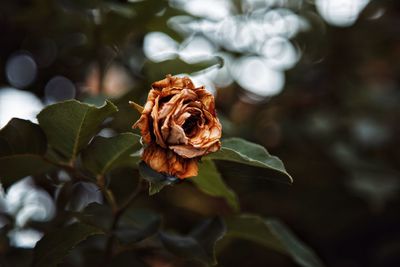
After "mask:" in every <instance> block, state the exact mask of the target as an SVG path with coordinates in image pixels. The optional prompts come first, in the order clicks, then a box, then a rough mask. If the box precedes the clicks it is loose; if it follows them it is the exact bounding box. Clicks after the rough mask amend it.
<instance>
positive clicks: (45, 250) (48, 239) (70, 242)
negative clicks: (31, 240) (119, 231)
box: [32, 223, 103, 267]
mask: <svg viewBox="0 0 400 267" xmlns="http://www.w3.org/2000/svg"><path fill="white" fill-rule="evenodd" d="M98 234H103V232H102V231H101V230H99V229H98V228H95V227H93V226H89V225H85V224H81V223H74V224H71V225H69V226H67V227H64V228H61V229H58V230H56V231H54V232H51V233H48V234H46V235H45V236H44V237H43V238H42V239H41V240H40V241H39V242H38V243H37V244H36V247H35V249H34V260H33V264H32V266H33V267H53V266H57V264H59V263H60V262H62V260H63V258H64V257H65V256H66V255H67V254H68V253H69V251H70V250H72V249H73V248H74V247H75V246H76V245H77V244H79V243H80V242H81V241H83V240H85V239H86V238H88V237H89V236H92V235H98Z"/></svg>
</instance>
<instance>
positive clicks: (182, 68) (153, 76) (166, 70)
mask: <svg viewBox="0 0 400 267" xmlns="http://www.w3.org/2000/svg"><path fill="white" fill-rule="evenodd" d="M223 62H224V61H223V59H222V58H221V57H214V58H212V59H209V60H205V61H201V62H198V63H194V64H189V63H186V62H185V61H182V60H180V59H178V58H176V59H169V60H166V61H163V62H158V63H154V62H147V63H146V64H145V67H144V68H145V70H146V72H147V73H148V76H149V78H150V80H151V81H158V80H161V79H164V78H165V75H167V74H172V75H175V74H179V73H188V74H190V73H194V72H198V71H201V70H204V69H207V68H210V67H216V68H221V67H222V66H223Z"/></svg>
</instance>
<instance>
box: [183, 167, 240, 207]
mask: <svg viewBox="0 0 400 267" xmlns="http://www.w3.org/2000/svg"><path fill="white" fill-rule="evenodd" d="M190 181H192V182H193V183H194V184H195V185H196V186H197V188H199V189H200V190H201V191H203V192H204V193H206V194H209V195H211V196H214V197H223V198H224V199H225V200H226V201H227V203H228V204H229V205H230V206H231V207H232V209H233V210H234V211H239V209H240V207H239V202H238V199H237V196H236V194H235V193H234V192H233V191H232V190H231V189H230V188H229V187H228V186H227V185H226V184H225V182H224V180H222V177H221V175H220V173H219V172H218V169H217V168H216V167H215V164H214V162H213V161H212V160H203V161H202V162H201V163H200V164H199V174H198V175H197V176H196V177H193V178H191V179H190Z"/></svg>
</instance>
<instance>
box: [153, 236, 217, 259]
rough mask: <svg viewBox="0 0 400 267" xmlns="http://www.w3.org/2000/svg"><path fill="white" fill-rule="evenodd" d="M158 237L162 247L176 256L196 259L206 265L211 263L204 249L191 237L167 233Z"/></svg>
mask: <svg viewBox="0 0 400 267" xmlns="http://www.w3.org/2000/svg"><path fill="white" fill-rule="evenodd" d="M159 236H160V240H161V242H162V243H163V245H164V247H165V248H166V249H167V250H168V251H169V252H171V253H173V254H175V255H176V256H178V257H181V258H184V259H191V260H192V259H196V260H199V261H201V262H204V263H206V264H211V263H212V259H211V258H210V257H209V256H208V255H207V253H206V251H205V250H204V248H202V247H201V245H200V244H199V242H198V241H197V240H196V239H194V238H193V237H191V236H179V235H174V234H167V233H160V235H159Z"/></svg>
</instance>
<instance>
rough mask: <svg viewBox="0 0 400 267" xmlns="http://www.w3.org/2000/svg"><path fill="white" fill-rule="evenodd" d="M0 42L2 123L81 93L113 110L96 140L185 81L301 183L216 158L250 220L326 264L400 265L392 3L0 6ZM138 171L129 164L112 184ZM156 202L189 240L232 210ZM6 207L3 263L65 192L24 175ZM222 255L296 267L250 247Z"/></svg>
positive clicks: (78, 189)
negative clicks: (135, 107)
mask: <svg viewBox="0 0 400 267" xmlns="http://www.w3.org/2000/svg"><path fill="white" fill-rule="evenodd" d="M0 36H1V42H0V128H1V127H3V126H4V125H6V123H7V122H8V121H9V120H10V119H11V118H12V117H18V118H23V119H30V120H32V121H34V122H36V118H35V116H36V114H37V113H38V112H39V111H40V110H41V109H42V108H43V107H45V106H46V105H49V104H52V103H55V102H58V101H63V100H67V99H72V98H76V99H79V100H81V101H86V102H89V103H93V104H96V105H100V104H102V103H103V101H104V99H111V100H112V101H113V102H115V103H116V104H117V105H118V106H119V109H120V112H119V113H118V114H117V115H116V117H115V118H114V119H113V120H110V121H108V122H107V127H106V128H105V129H104V130H102V132H101V133H100V134H101V135H103V136H112V135H113V134H115V133H117V132H126V131H131V125H132V124H133V122H134V121H135V120H136V119H137V114H135V112H134V111H132V110H130V108H129V107H128V104H127V103H128V100H135V101H136V102H138V103H144V101H145V98H146V95H147V92H148V90H149V88H150V84H151V83H152V82H153V81H156V80H160V79H162V78H163V77H164V76H165V75H166V74H169V73H171V74H173V75H178V74H179V75H190V77H191V78H192V79H193V80H194V82H195V84H196V85H198V86H200V85H205V86H206V87H207V89H208V90H210V91H212V92H213V93H214V94H215V96H216V100H217V109H218V115H219V117H220V120H221V121H222V123H223V129H224V136H225V137H229V136H241V137H243V138H246V139H248V140H251V141H253V142H256V143H259V144H262V145H263V146H265V147H266V148H267V149H268V150H269V151H270V152H271V153H272V154H274V155H277V156H279V157H280V158H281V159H282V160H283V162H284V163H285V165H286V167H287V170H288V172H289V173H290V174H291V175H292V177H294V180H295V182H294V184H293V185H291V186H288V185H284V184H276V183H273V182H269V181H265V180H262V179H256V178H254V179H251V180H249V179H247V178H246V179H245V178H243V177H242V175H241V173H240V172H241V171H242V172H243V171H246V170H236V169H232V168H231V167H230V166H229V165H224V164H219V165H218V167H219V169H220V171H221V173H222V174H223V177H224V178H225V180H226V182H227V183H228V184H229V185H230V186H231V187H232V188H233V189H234V190H235V191H236V192H237V194H238V196H239V199H240V202H241V206H242V210H243V211H244V212H251V213H258V214H261V215H263V216H265V217H278V218H280V219H281V220H282V221H284V222H286V223H287V224H288V225H289V226H290V227H291V228H292V230H293V231H294V232H295V233H296V234H297V235H298V236H299V237H300V238H301V239H302V240H303V241H304V242H305V243H307V244H308V245H309V246H310V247H312V248H313V249H314V250H315V251H316V253H317V254H318V255H319V256H320V257H321V258H322V260H323V261H324V262H325V263H326V265H327V266H338V267H339V266H340V267H357V266H363V267H368V266H400V231H399V230H398V226H399V225H400V213H399V208H400V205H399V204H400V199H399V188H400V169H399V168H400V165H399V163H400V153H399V147H400V138H399V136H400V135H399V134H400V124H399V118H400V117H399V116H400V108H399V106H400V80H399V77H400V76H399V72H400V65H399V63H398V62H400V2H399V1H390V0H379V1H378V0H375V1H374V0H371V1H369V0H314V1H313V0H190V1H189V0H188V1H184V0H170V1H159V0H143V1H141V0H128V1H125V0H120V1H100V0H75V1H74V0H69V1H68V0H15V1H1V2H0ZM60 175H61V176H60V177H61V178H62V177H63V176H62V174H60ZM133 175H135V173H132V171H130V170H126V171H124V170H121V171H120V172H119V173H117V174H115V176H116V177H118V178H120V179H117V178H115V181H116V182H115V186H116V187H118V183H120V187H121V188H123V186H121V184H122V185H124V184H123V183H127V181H128V180H129V176H133ZM247 176H248V175H247ZM123 181H124V182H123ZM128 183H129V182H128ZM132 184H134V183H132ZM121 188H120V189H121ZM71 190H73V191H74V192H75V193H76V194H75V195H76V196H78V195H79V198H78V197H77V199H75V200H74V201H73V203H72V202H71V203H69V204H68V205H69V206H68V207H69V208H70V209H76V210H79V209H82V208H83V207H85V206H86V205H87V203H89V202H92V201H96V202H102V199H101V196H100V195H99V192H98V191H97V189H96V188H95V187H94V186H92V185H91V184H87V183H81V184H79V185H76V186H75V187H74V188H72V189H71ZM117 190H118V189H117ZM121 190H122V189H121ZM122 191H123V190H122ZM121 194H122V193H121ZM147 201H148V200H147ZM144 202H145V200H143V203H144ZM150 202H151V203H150V204H143V205H152V207H153V208H155V209H158V210H162V213H163V214H164V215H165V216H166V225H171V226H175V227H179V228H180V229H183V230H185V229H186V228H185V227H187V226H185V225H188V224H190V223H192V222H194V221H196V220H197V219H198V218H201V217H202V216H210V215H212V214H221V213H227V212H229V211H228V210H227V209H228V208H227V207H226V205H225V204H224V203H222V202H221V201H219V200H216V199H210V198H209V197H207V196H205V195H202V194H201V193H199V192H198V191H196V190H195V189H194V187H192V186H191V185H189V184H182V185H179V186H176V187H174V188H168V189H165V190H163V191H162V192H161V193H160V194H159V195H157V196H156V197H154V198H152V199H151V201H150ZM0 210H2V213H4V214H7V216H11V217H13V218H14V219H15V221H16V224H15V227H14V228H13V229H8V232H7V234H6V235H5V236H2V238H7V239H8V240H9V245H7V247H6V246H5V245H4V243H1V242H0V243H1V244H2V245H0V254H1V253H2V252H3V253H4V252H6V253H8V254H7V255H8V256H7V257H12V256H10V255H19V254H18V253H17V252H16V251H18V249H25V250H29V249H30V248H32V247H33V246H34V245H35V243H36V241H37V240H38V239H40V237H41V236H42V232H41V231H40V229H38V228H35V227H33V226H31V224H30V222H31V221H36V222H46V221H49V220H51V219H52V218H53V217H54V216H55V214H56V210H57V188H54V187H52V186H50V185H48V184H46V182H45V181H44V180H40V179H39V180H38V179H34V178H32V177H27V178H25V179H24V180H22V181H20V182H18V183H17V184H15V185H13V186H12V187H10V188H9V189H8V190H7V191H6V192H5V191H4V190H3V191H2V192H0ZM4 221H5V219H4V218H3V217H1V216H0V226H3V225H5V224H6V223H5V222H4ZM9 246H10V247H11V248H10V247H9ZM13 253H14V254H13ZM218 260H219V265H220V266H267V265H268V264H269V265H270V266H295V265H294V263H292V262H291V261H290V259H288V258H285V257H283V256H280V255H278V254H275V253H273V252H270V251H267V250H265V249H263V248H261V247H259V246H258V245H256V244H253V243H250V242H246V241H235V242H233V243H230V244H229V245H228V247H226V248H224V249H223V250H221V252H220V253H219V255H218ZM67 262H68V261H67ZM71 264H72V263H71ZM16 266H17V265H16ZM72 266H73V265H72Z"/></svg>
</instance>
